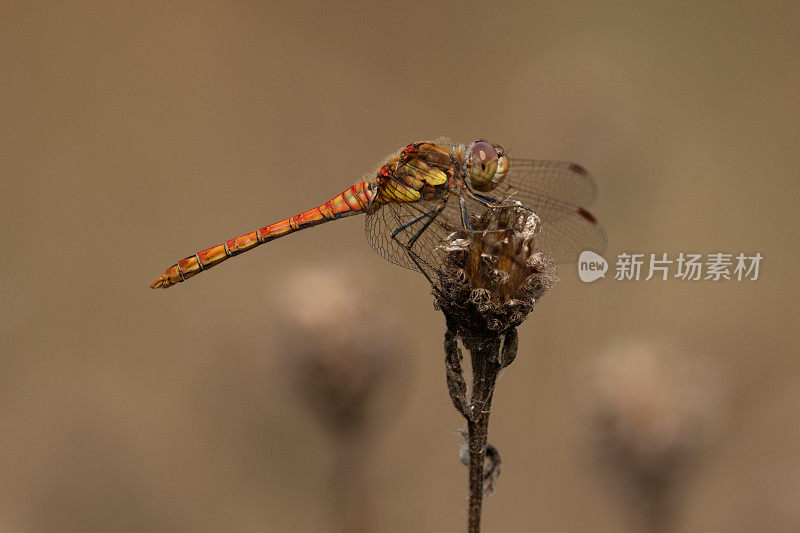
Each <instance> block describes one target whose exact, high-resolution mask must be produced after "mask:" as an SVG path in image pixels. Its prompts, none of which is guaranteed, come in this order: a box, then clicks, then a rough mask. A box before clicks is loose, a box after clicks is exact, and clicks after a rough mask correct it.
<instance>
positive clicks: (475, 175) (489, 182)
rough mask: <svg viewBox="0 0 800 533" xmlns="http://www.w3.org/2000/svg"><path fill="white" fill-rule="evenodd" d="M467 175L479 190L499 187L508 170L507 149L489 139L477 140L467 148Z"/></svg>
mask: <svg viewBox="0 0 800 533" xmlns="http://www.w3.org/2000/svg"><path fill="white" fill-rule="evenodd" d="M466 156H467V161H466V164H467V176H468V177H469V184H470V185H471V186H472V187H473V188H474V189H475V190H477V191H481V192H487V191H491V190H492V189H494V188H495V187H497V186H498V185H499V184H500V182H502V181H503V178H505V177H506V172H508V165H509V160H508V156H507V155H505V150H503V148H502V147H500V146H499V145H494V144H492V143H490V142H488V141H475V142H474V143H472V144H471V145H469V147H468V148H467V153H466Z"/></svg>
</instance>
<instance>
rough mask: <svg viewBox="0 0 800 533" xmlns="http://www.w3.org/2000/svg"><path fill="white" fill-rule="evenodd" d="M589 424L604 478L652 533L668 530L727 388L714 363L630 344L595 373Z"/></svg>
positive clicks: (615, 350) (605, 358)
mask: <svg viewBox="0 0 800 533" xmlns="http://www.w3.org/2000/svg"><path fill="white" fill-rule="evenodd" d="M591 379H592V383H591V388H590V398H589V401H590V407H589V415H590V417H589V423H590V428H591V430H592V433H593V436H594V441H593V442H594V443H595V445H596V446H597V452H598V453H597V456H598V459H599V460H600V463H601V464H602V466H603V467H604V469H605V471H606V474H608V475H610V476H611V477H612V478H614V479H615V480H617V481H619V482H621V484H622V485H623V486H624V487H626V488H627V489H628V490H630V491H632V492H633V495H634V497H633V498H632V499H630V500H628V501H630V502H631V504H632V505H633V506H634V507H637V508H638V509H639V510H638V511H637V513H638V514H641V515H642V516H643V517H644V519H645V521H646V522H647V525H648V528H649V530H651V531H664V530H666V529H668V528H669V527H670V526H671V524H672V522H673V518H674V510H673V505H674V503H675V499H676V493H677V491H678V490H679V488H680V487H681V486H682V485H681V483H680V482H681V481H682V480H685V479H686V478H687V477H688V476H689V475H690V474H691V473H692V470H693V469H694V468H696V466H697V465H698V462H699V461H700V460H701V459H702V458H703V452H705V451H706V450H708V448H709V447H710V445H712V444H713V442H714V440H715V438H716V437H717V436H718V435H719V432H720V423H721V418H722V414H723V409H722V407H723V392H724V391H723V387H722V385H721V383H720V377H719V375H718V374H717V373H716V372H715V370H714V369H713V368H712V366H711V365H710V363H709V362H708V361H706V360H704V359H703V358H701V357H698V356H697V355H695V354H688V353H686V352H682V351H680V350H678V349H676V348H674V347H670V346H666V345H658V344H655V343H652V342H646V341H640V340H625V341H621V342H618V343H616V344H615V345H613V346H611V347H609V348H608V349H606V350H605V351H604V352H603V353H602V354H600V356H599V357H598V358H597V360H596V361H595V364H594V368H593V370H592V378H591Z"/></svg>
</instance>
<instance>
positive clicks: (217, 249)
mask: <svg viewBox="0 0 800 533" xmlns="http://www.w3.org/2000/svg"><path fill="white" fill-rule="evenodd" d="M374 197H375V186H374V184H373V183H371V182H368V181H364V182H361V183H356V184H355V185H353V186H352V187H350V188H349V189H347V190H346V191H344V192H343V193H341V194H339V195H337V196H335V197H333V198H331V199H330V200H328V201H327V202H325V203H324V204H321V205H319V206H317V207H315V208H314V209H309V210H308V211H305V212H303V213H300V214H299V215H295V216H293V217H290V218H287V219H285V220H281V221H280V222H276V223H274V224H270V225H269V226H265V227H263V228H261V229H258V230H256V231H251V232H250V233H246V234H244V235H240V236H239V237H235V238H233V239H230V240H228V241H225V242H224V243H222V244H218V245H216V246H212V247H211V248H208V249H206V250H203V251H200V252H197V253H196V254H194V255H190V256H189V257H186V258H185V259H181V260H180V261H178V263H176V264H174V265H172V266H171V267H169V268H168V269H167V270H166V272H164V274H162V275H161V277H159V278H158V279H157V280H155V281H154V282H153V283H151V284H150V287H151V288H153V289H156V288H159V287H161V288H164V289H166V288H167V287H171V286H172V285H175V284H176V283H180V282H182V281H184V280H186V279H187V278H190V277H192V276H195V275H197V274H199V273H200V272H202V271H204V270H208V269H209V268H211V267H213V266H217V265H218V264H220V263H222V262H223V261H225V260H226V259H228V258H229V257H233V256H235V255H238V254H240V253H243V252H246V251H248V250H252V249H253V248H255V247H256V246H258V245H260V244H264V243H265V242H268V241H271V240H273V239H277V238H278V237H283V236H284V235H289V234H290V233H294V232H295V231H299V230H301V229H305V228H310V227H312V226H316V225H318V224H322V223H323V222H329V221H331V220H336V219H339V218H343V217H348V216H351V215H358V214H360V213H363V212H364V211H365V210H366V208H367V206H368V205H369V204H370V202H371V201H372V199H373V198H374Z"/></svg>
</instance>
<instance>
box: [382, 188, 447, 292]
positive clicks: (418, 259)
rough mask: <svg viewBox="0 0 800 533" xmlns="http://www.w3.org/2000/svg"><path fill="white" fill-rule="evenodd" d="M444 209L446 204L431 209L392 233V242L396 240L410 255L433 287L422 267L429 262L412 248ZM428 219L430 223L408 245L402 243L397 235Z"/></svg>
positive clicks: (424, 225) (426, 223)
mask: <svg viewBox="0 0 800 533" xmlns="http://www.w3.org/2000/svg"><path fill="white" fill-rule="evenodd" d="M444 208H445V204H444V203H442V204H441V205H440V206H437V207H434V208H433V209H431V210H429V211H427V212H425V213H423V214H421V215H420V216H418V217H417V218H415V219H413V220H411V221H409V222H406V223H405V224H403V225H402V226H400V227H398V228H397V229H395V230H394V231H393V232H392V240H394V241H395V242H396V243H397V244H399V245H400V246H401V247H402V248H403V249H405V251H406V253H407V254H408V256H409V257H410V258H411V260H412V261H413V262H414V264H415V265H416V266H417V269H418V270H419V271H420V272H422V274H423V275H424V276H425V277H426V278H428V281H429V282H430V283H431V284H432V285H433V284H434V282H433V280H432V279H431V277H430V276H429V275H428V273H427V272H426V271H425V269H424V268H423V266H422V264H421V263H427V262H426V261H425V260H424V259H422V258H421V257H420V256H419V255H418V254H417V253H416V252H414V250H412V249H411V248H412V246H414V244H415V243H416V242H417V240H418V239H419V238H420V236H421V235H422V233H423V232H424V231H425V230H426V229H428V227H429V226H430V225H431V224H433V221H434V220H436V217H437V216H438V215H439V213H441V212H442V211H443V210H444ZM426 217H427V218H428V221H427V222H425V224H423V225H422V227H421V228H420V229H419V231H417V232H416V233H415V234H414V236H412V237H411V239H409V241H408V243H402V242H400V240H399V239H398V238H397V235H398V234H399V233H400V232H401V231H403V230H405V229H407V228H409V227H411V226H413V225H414V224H416V223H417V222H419V221H420V220H422V219H424V218H426Z"/></svg>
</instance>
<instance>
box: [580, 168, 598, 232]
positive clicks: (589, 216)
mask: <svg viewBox="0 0 800 533" xmlns="http://www.w3.org/2000/svg"><path fill="white" fill-rule="evenodd" d="M578 168H580V167H578ZM578 214H579V215H580V216H582V217H583V218H585V219H586V220H588V221H589V222H591V223H592V224H597V219H596V218H594V215H593V214H591V213H590V212H589V211H587V210H586V209H584V208H582V207H579V208H578Z"/></svg>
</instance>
